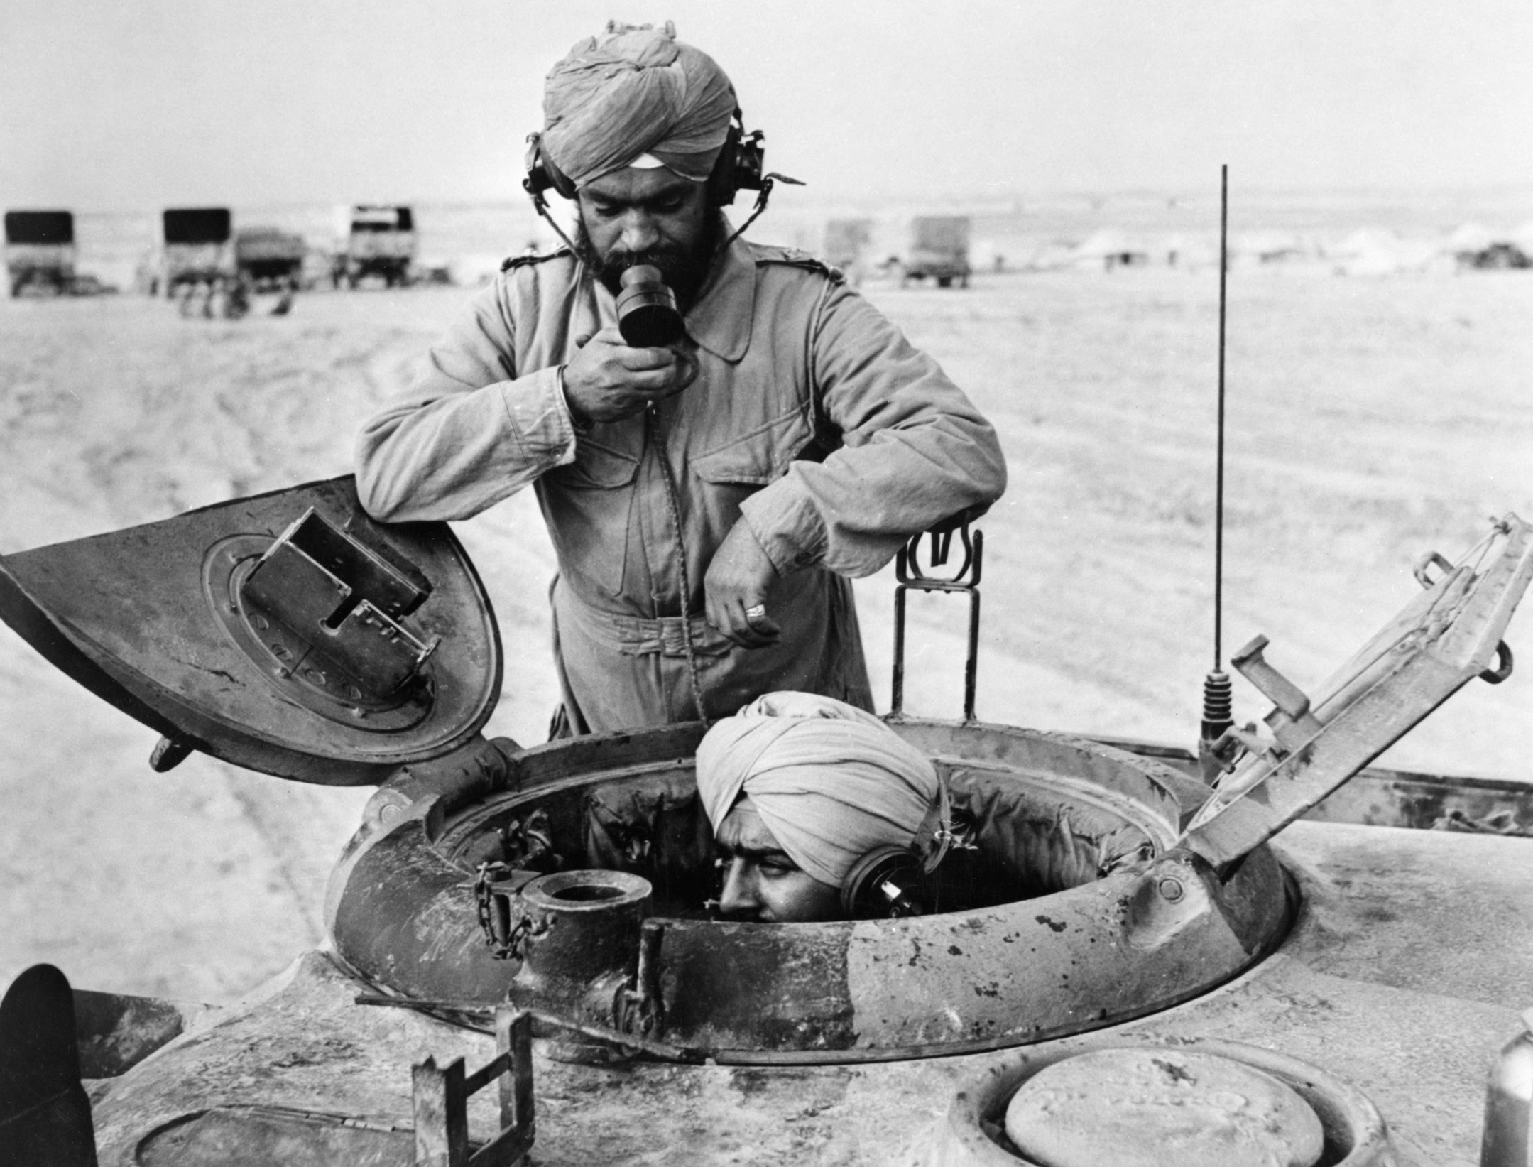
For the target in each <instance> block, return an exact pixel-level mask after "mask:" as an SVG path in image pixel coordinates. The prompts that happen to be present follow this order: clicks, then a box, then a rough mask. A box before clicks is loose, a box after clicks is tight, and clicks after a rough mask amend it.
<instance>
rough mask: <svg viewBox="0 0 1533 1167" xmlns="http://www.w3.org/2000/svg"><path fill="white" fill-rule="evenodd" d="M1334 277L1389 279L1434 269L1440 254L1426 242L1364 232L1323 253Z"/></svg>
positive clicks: (1393, 234)
mask: <svg viewBox="0 0 1533 1167" xmlns="http://www.w3.org/2000/svg"><path fill="white" fill-rule="evenodd" d="M1326 255H1327V258H1329V259H1330V260H1331V263H1332V266H1333V269H1334V270H1335V272H1336V273H1337V274H1338V275H1352V276H1363V275H1390V274H1392V273H1394V272H1404V271H1424V270H1426V269H1427V268H1430V267H1435V266H1438V264H1439V261H1440V258H1441V255H1442V253H1441V251H1440V250H1439V248H1438V247H1437V245H1436V244H1434V243H1432V242H1431V241H1430V240H1421V239H1402V238H1401V237H1400V236H1399V235H1397V234H1395V233H1394V232H1393V231H1384V230H1380V229H1378V228H1364V229H1362V230H1360V231H1354V232H1352V234H1350V235H1348V236H1347V237H1346V238H1345V239H1344V240H1342V241H1341V243H1339V244H1337V245H1336V246H1334V247H1331V248H1328V249H1327V251H1326Z"/></svg>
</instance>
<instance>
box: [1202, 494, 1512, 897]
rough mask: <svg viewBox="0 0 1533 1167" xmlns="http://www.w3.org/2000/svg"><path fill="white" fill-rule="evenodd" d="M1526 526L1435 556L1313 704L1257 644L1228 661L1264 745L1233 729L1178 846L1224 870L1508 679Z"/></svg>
mask: <svg viewBox="0 0 1533 1167" xmlns="http://www.w3.org/2000/svg"><path fill="white" fill-rule="evenodd" d="M1530 531H1533V528H1530V527H1529V525H1528V524H1527V523H1525V522H1523V520H1521V519H1519V518H1518V517H1517V516H1516V515H1513V514H1508V515H1507V516H1506V517H1505V518H1503V519H1500V520H1498V521H1495V522H1494V523H1493V525H1492V528H1491V532H1490V534H1489V535H1487V536H1486V537H1485V538H1484V539H1482V540H1481V541H1480V542H1479V543H1478V544H1477V545H1476V546H1475V547H1473V548H1472V549H1471V550H1470V551H1469V552H1468V554H1466V555H1465V556H1464V557H1463V558H1462V559H1461V560H1460V561H1459V562H1458V563H1457V564H1452V563H1449V562H1448V561H1447V560H1446V559H1444V558H1443V557H1442V556H1441V555H1438V554H1436V553H1435V552H1433V553H1432V554H1429V555H1427V556H1426V557H1425V558H1423V559H1422V560H1421V561H1420V562H1419V563H1418V564H1417V565H1416V579H1417V581H1418V582H1419V583H1420V584H1421V586H1422V588H1423V589H1424V590H1423V591H1422V593H1421V594H1420V595H1418V596H1416V597H1415V598H1414V599H1413V600H1412V601H1411V603H1410V604H1408V605H1407V606H1406V607H1405V609H1404V610H1403V611H1402V612H1401V613H1400V614H1399V615H1398V616H1396V617H1395V618H1394V619H1393V620H1391V621H1390V622H1389V624H1387V625H1386V626H1385V627H1384V629H1383V630H1382V631H1381V632H1379V633H1378V635H1376V636H1374V637H1373V639H1372V640H1370V641H1369V642H1368V643H1367V644H1365V645H1364V646H1363V648H1362V649H1361V650H1360V651H1358V652H1357V653H1356V655H1354V656H1353V657H1352V659H1351V660H1349V661H1348V662H1347V663H1346V664H1344V665H1343V666H1342V667H1341V668H1340V669H1338V670H1337V671H1336V673H1335V674H1334V675H1333V676H1332V677H1331V678H1330V679H1329V680H1328V681H1326V683H1325V684H1324V685H1322V686H1321V688H1320V690H1319V693H1318V695H1317V696H1315V697H1313V698H1310V697H1306V695H1305V694H1304V693H1303V692H1302V691H1301V690H1300V689H1299V688H1298V687H1297V686H1295V685H1294V684H1293V683H1292V682H1290V681H1289V680H1287V679H1286V678H1285V677H1283V676H1282V675H1281V674H1280V673H1279V672H1278V671H1277V670H1276V669H1274V668H1273V667H1272V666H1271V665H1270V664H1268V663H1267V661H1266V660H1265V659H1263V656H1262V652H1263V650H1264V649H1265V648H1266V645H1267V639H1266V637H1264V636H1258V637H1257V638H1256V639H1255V640H1253V641H1252V642H1251V643H1250V644H1248V645H1247V646H1246V647H1245V648H1243V649H1241V650H1240V651H1239V652H1238V653H1236V654H1235V655H1234V657H1232V658H1231V663H1232V664H1233V665H1234V667H1235V668H1236V669H1238V670H1239V671H1240V672H1241V673H1242V674H1243V675H1244V676H1245V677H1246V679H1247V680H1249V681H1250V682H1251V683H1252V684H1253V685H1255V686H1256V687H1257V688H1258V689H1260V690H1261V691H1262V692H1263V693H1264V694H1265V695H1266V696H1267V697H1268V699H1270V700H1272V701H1273V702H1275V706H1274V708H1273V709H1272V711H1271V712H1270V713H1268V714H1267V716H1266V719H1265V720H1266V723H1267V726H1268V729H1269V730H1270V734H1271V736H1270V738H1269V737H1265V736H1264V737H1261V738H1258V737H1257V736H1256V735H1255V734H1254V733H1253V732H1251V731H1250V730H1232V731H1230V733H1229V734H1227V735H1226V740H1229V741H1238V742H1239V744H1240V745H1241V746H1243V747H1244V749H1245V754H1244V757H1243V758H1241V760H1240V761H1239V763H1238V764H1237V765H1236V766H1235V768H1234V769H1233V771H1231V772H1229V773H1227V774H1225V775H1224V776H1223V778H1222V779H1221V780H1220V782H1219V783H1218V784H1217V785H1216V787H1215V789H1214V793H1213V795H1212V796H1211V797H1210V798H1209V800H1208V801H1207V802H1206V803H1205V804H1204V805H1203V806H1202V807H1201V808H1200V809H1199V810H1198V812H1197V813H1196V814H1195V815H1194V816H1193V817H1192V819H1191V820H1190V822H1189V824H1188V826H1187V829H1186V832H1185V833H1184V834H1183V836H1182V838H1181V839H1180V840H1179V841H1178V846H1179V847H1180V848H1183V849H1186V850H1189V851H1192V852H1194V853H1196V854H1197V855H1200V856H1202V857H1203V858H1204V859H1206V860H1207V861H1208V862H1209V863H1211V864H1213V866H1214V867H1215V868H1219V869H1224V868H1227V867H1229V866H1230V865H1231V864H1233V863H1235V862H1237V861H1238V860H1239V859H1240V858H1241V857H1242V856H1244V855H1246V854H1248V853H1249V852H1250V851H1251V850H1252V849H1253V848H1255V847H1256V846H1258V845H1260V844H1261V843H1263V842H1265V841H1266V840H1267V839H1269V838H1271V837H1272V836H1273V835H1275V834H1276V833H1277V832H1278V831H1280V830H1282V829H1283V828H1284V827H1286V826H1287V825H1288V824H1289V823H1291V822H1293V820H1294V819H1296V818H1298V817H1299V816H1300V815H1302V814H1304V813H1305V812H1306V811H1308V810H1309V809H1310V808H1311V807H1313V806H1314V805H1315V804H1316V803H1318V802H1319V801H1320V800H1321V799H1323V798H1325V797H1326V796H1327V795H1328V794H1330V793H1331V792H1332V791H1333V790H1335V789H1336V788H1337V787H1339V786H1340V785H1341V784H1342V783H1344V782H1346V781H1347V779H1349V778H1350V777H1352V775H1353V774H1355V773H1357V771H1358V770H1360V769H1362V767H1364V766H1366V765H1367V764H1368V763H1369V762H1370V761H1372V760H1373V759H1374V758H1375V757H1377V756H1378V755H1379V754H1381V753H1382V752H1383V751H1384V750H1386V749H1387V748H1388V747H1389V746H1391V745H1393V744H1394V743H1395V742H1396V741H1398V740H1399V739H1400V738H1401V737H1402V736H1403V735H1404V734H1405V733H1406V732H1407V731H1409V730H1410V729H1411V727H1412V726H1414V725H1415V724H1416V723H1417V722H1419V721H1420V720H1421V719H1422V718H1424V717H1426V715H1427V714H1429V713H1431V712H1432V710H1434V709H1436V708H1437V706H1439V705H1440V704H1442V703H1443V702H1444V701H1445V700H1447V699H1448V698H1449V697H1450V696H1452V695H1453V694H1454V693H1455V692H1457V691H1458V689H1460V688H1461V687H1462V686H1463V685H1464V684H1465V683H1466V682H1468V681H1469V680H1471V679H1472V678H1474V677H1476V676H1483V677H1484V678H1485V679H1486V680H1487V681H1491V682H1493V683H1499V682H1500V681H1502V680H1504V679H1505V678H1506V677H1507V676H1508V675H1509V674H1510V673H1511V669H1512V654H1511V650H1510V649H1509V648H1508V647H1507V646H1506V645H1505V643H1503V642H1502V640H1501V636H1502V634H1503V633H1504V632H1505V631H1506V625H1507V622H1508V621H1509V620H1510V619H1511V616H1512V612H1513V610H1514V609H1515V608H1516V607H1517V603H1518V601H1519V600H1520V599H1521V598H1522V594H1523V592H1524V590H1525V589H1526V588H1527V586H1528V580H1529V577H1530V576H1533V549H1530Z"/></svg>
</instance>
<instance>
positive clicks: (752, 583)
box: [703, 519, 782, 648]
mask: <svg viewBox="0 0 1533 1167" xmlns="http://www.w3.org/2000/svg"><path fill="white" fill-rule="evenodd" d="M776 579H777V569H776V568H775V567H773V566H772V561H771V560H770V559H768V558H767V554H766V552H765V551H763V550H762V549H761V544H760V543H757V542H756V536H755V535H753V534H752V533H751V529H750V526H749V525H748V524H747V523H746V522H745V520H744V519H736V520H735V525H734V526H733V527H732V528H731V529H730V532H729V534H728V535H726V536H725V537H724V542H723V543H721V544H719V549H718V551H716V552H715V553H714V556H713V562H712V563H710V564H709V565H708V574H707V575H706V576H704V577H703V592H704V597H705V599H706V601H707V611H708V623H709V624H712V625H713V626H714V627H715V628H717V629H718V630H719V632H721V633H722V634H723V635H724V636H725V637H726V638H727V639H729V640H731V641H733V642H734V643H735V644H738V645H739V646H740V647H741V648H762V647H764V646H766V645H768V644H776V643H777V641H778V639H779V638H780V637H781V636H782V628H781V627H780V626H779V625H778V623H777V622H776V621H775V620H773V619H772V618H771V617H770V616H769V615H766V614H765V610H766V599H767V592H768V590H769V589H770V588H771V586H772V584H773V582H774V581H775V580H776ZM753 609H754V611H753Z"/></svg>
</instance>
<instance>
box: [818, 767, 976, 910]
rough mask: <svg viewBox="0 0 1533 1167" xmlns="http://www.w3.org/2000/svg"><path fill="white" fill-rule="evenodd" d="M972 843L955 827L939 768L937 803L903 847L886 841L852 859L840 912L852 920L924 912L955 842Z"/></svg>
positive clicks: (927, 908) (961, 844) (965, 844)
mask: <svg viewBox="0 0 1533 1167" xmlns="http://www.w3.org/2000/svg"><path fill="white" fill-rule="evenodd" d="M955 845H956V846H958V847H968V846H969V843H968V841H967V839H966V838H961V837H960V833H959V832H956V831H955V829H954V821H953V804H952V798H951V796H950V795H949V793H948V785H947V778H946V776H944V775H943V774H942V772H941V771H940V770H939V771H938V773H937V802H936V805H935V806H933V807H932V808H931V809H930V810H928V811H927V812H926V817H925V818H924V819H922V820H921V825H920V826H919V827H917V828H916V833H915V836H914V837H913V838H912V839H911V840H910V843H909V844H908V845H906V846H904V847H900V846H896V845H895V844H893V843H886V844H884V845H883V846H881V847H874V848H873V849H872V850H871V851H869V852H868V853H867V854H865V855H864V856H863V857H862V858H861V859H859V860H857V862H856V863H853V864H852V866H851V869H850V870H849V871H848V872H847V873H846V878H845V879H843V880H842V881H841V913H842V915H843V917H844V918H846V919H848V920H882V919H894V918H898V917H900V916H923V915H925V914H926V913H927V912H928V911H930V910H931V909H932V908H933V907H934V906H935V905H934V903H933V902H932V901H933V898H934V897H933V896H932V895H931V887H930V883H931V876H932V875H933V874H934V873H935V872H936V870H937V868H938V867H939V866H940V865H941V863H942V861H943V859H945V858H947V854H948V851H949V850H950V849H951V848H952V847H954V846H955Z"/></svg>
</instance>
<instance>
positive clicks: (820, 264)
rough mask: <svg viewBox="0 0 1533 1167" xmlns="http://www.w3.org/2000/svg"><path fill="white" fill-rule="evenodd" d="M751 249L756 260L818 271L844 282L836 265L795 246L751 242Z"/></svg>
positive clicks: (827, 276)
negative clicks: (832, 265) (831, 264)
mask: <svg viewBox="0 0 1533 1167" xmlns="http://www.w3.org/2000/svg"><path fill="white" fill-rule="evenodd" d="M751 250H752V251H753V252H755V255H756V262H757V263H758V264H762V263H779V264H783V265H784V266H786V267H796V268H799V269H801V270H803V271H812V272H819V273H820V274H821V275H822V276H824V277H825V278H826V279H828V280H830V281H831V282H832V283H836V284H839V283H844V282H845V280H846V276H845V275H843V274H842V272H841V269H840V268H838V267H831V266H830V264H828V263H826V262H825V261H824V260H822V259H820V258H819V257H818V256H815V255H812V254H810V253H809V252H807V251H800V250H799V249H798V248H797V247H777V246H774V245H772V244H767V243H752V244H751Z"/></svg>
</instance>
